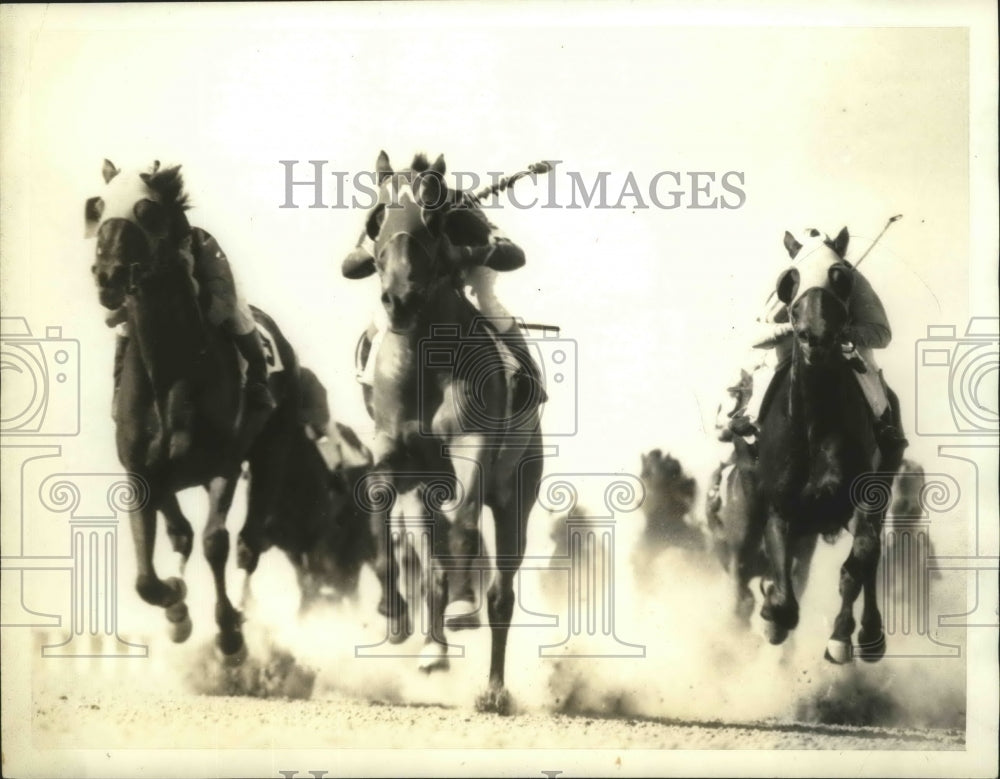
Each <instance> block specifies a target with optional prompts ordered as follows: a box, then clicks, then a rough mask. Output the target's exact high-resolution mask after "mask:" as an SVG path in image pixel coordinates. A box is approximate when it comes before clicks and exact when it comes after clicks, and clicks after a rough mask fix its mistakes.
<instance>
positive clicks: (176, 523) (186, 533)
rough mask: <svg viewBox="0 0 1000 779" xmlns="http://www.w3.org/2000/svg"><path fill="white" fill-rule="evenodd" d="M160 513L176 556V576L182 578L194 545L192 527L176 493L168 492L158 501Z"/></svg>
mask: <svg viewBox="0 0 1000 779" xmlns="http://www.w3.org/2000/svg"><path fill="white" fill-rule="evenodd" d="M160 513H162V514H163V518H164V519H165V520H166V523H167V537H168V538H169V539H170V546H171V547H172V548H173V550H174V554H175V555H176V556H177V570H178V577H179V578H181V579H183V578H184V569H185V568H186V567H187V561H188V559H189V558H190V557H191V550H192V548H193V547H194V529H193V528H192V527H191V523H190V522H189V521H188V518H187V517H185V516H184V512H182V511H181V507H180V504H179V503H178V502H177V495H176V494H174V493H173V492H168V493H167V494H166V495H165V496H164V497H163V501H162V502H161V503H160Z"/></svg>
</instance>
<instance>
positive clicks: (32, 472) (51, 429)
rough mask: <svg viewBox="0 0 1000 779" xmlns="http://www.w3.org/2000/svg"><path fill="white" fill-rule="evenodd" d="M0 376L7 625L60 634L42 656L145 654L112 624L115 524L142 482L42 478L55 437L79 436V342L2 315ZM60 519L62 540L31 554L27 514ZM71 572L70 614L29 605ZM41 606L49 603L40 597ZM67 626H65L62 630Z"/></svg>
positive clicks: (136, 502) (140, 492) (1, 565)
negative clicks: (64, 530) (59, 545)
mask: <svg viewBox="0 0 1000 779" xmlns="http://www.w3.org/2000/svg"><path fill="white" fill-rule="evenodd" d="M0 373H2V377H3V393H2V398H3V400H2V415H0V417H2V418H0V450H2V457H3V461H4V466H5V468H6V469H8V472H9V473H10V475H11V477H10V478H9V479H7V480H5V482H4V488H5V490H9V491H10V492H9V494H8V496H7V498H8V501H9V503H8V505H9V506H10V507H11V508H13V509H16V511H17V516H16V517H14V516H5V517H4V539H3V540H4V543H3V555H2V556H0V569H2V570H3V572H4V587H5V588H8V589H9V591H10V592H9V594H10V597H8V598H7V599H6V603H7V605H8V608H7V609H5V611H4V613H3V615H2V617H0V625H2V626H3V627H5V628H44V629H47V630H49V631H50V632H51V631H53V630H56V629H62V630H63V639H62V640H61V641H58V642H55V643H48V644H45V645H43V646H42V656H43V657H105V658H112V657H146V656H147V654H148V650H147V647H146V646H144V645H142V644H136V643H132V642H129V641H126V640H124V639H123V638H121V636H120V635H119V625H118V549H119V546H118V545H119V538H118V525H119V516H120V515H123V514H124V515H127V514H128V513H129V512H130V511H132V510H134V509H136V508H138V507H140V506H141V505H142V504H143V503H144V502H145V500H146V499H147V497H148V495H147V491H146V490H145V485H144V484H142V483H141V482H139V483H137V482H134V481H132V480H130V479H129V478H128V475H127V474H123V473H42V472H43V471H46V470H47V468H45V466H46V465H47V464H48V463H47V462H45V461H47V460H49V459H50V458H54V457H59V456H61V455H62V446H61V445H58V441H59V440H60V439H67V438H74V437H77V436H79V434H80V344H79V342H78V341H76V340H75V339H69V338H64V337H63V334H62V328H61V327H55V326H50V327H46V328H45V335H44V337H42V336H36V335H33V331H32V329H31V327H29V325H28V322H27V320H25V319H24V318H22V317H3V318H2V319H0ZM39 513H49V514H66V515H68V520H69V521H68V524H69V533H68V536H69V537H68V544H67V545H66V547H64V548H63V549H62V550H58V551H57V550H51V549H44V550H43V549H39V548H38V544H37V543H35V541H33V540H32V538H31V536H32V533H31V527H32V522H30V521H26V518H27V517H28V515H29V514H31V515H37V514H39ZM66 573H69V588H68V592H67V596H68V597H67V600H68V608H67V609H66V613H67V615H68V617H69V619H68V623H69V624H68V625H66V626H64V625H63V614H51V613H47V612H45V611H43V610H42V608H43V607H39V606H37V605H36V599H37V597H38V596H39V594H40V593H41V592H42V590H43V589H44V590H45V591H46V592H49V591H51V588H52V585H53V583H54V582H55V581H57V580H58V577H63V578H62V579H61V580H62V581H65V574H66ZM46 602H49V601H46ZM67 628H68V630H67Z"/></svg>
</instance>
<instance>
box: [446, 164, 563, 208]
mask: <svg viewBox="0 0 1000 779" xmlns="http://www.w3.org/2000/svg"><path fill="white" fill-rule="evenodd" d="M552 167H553V166H552V164H551V163H550V162H548V161H546V160H542V161H541V162H536V163H534V164H533V165H529V166H528V168H527V170H519V171H518V172H517V173H514V174H512V175H510V176H504V177H503V178H502V179H500V180H499V181H496V182H494V183H493V184H490V185H489V186H488V187H483V188H482V189H481V190H479V191H478V192H465V193H463V194H464V195H465V196H466V197H467V198H469V199H470V200H474V201H477V202H478V201H480V200H483V199H484V198H488V197H492V196H493V195H496V194H498V193H500V192H503V191H504V190H505V189H507V188H508V187H511V186H513V185H514V183H515V182H517V181H518V180H520V179H523V178H524V177H525V176H537V175H540V174H542V173H548V172H549V171H550V170H552Z"/></svg>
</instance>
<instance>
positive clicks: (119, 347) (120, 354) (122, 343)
mask: <svg viewBox="0 0 1000 779" xmlns="http://www.w3.org/2000/svg"><path fill="white" fill-rule="evenodd" d="M126 349H128V337H127V336H124V335H119V336H118V337H117V338H116V339H115V364H114V368H113V374H112V375H113V376H114V382H115V389H114V394H113V395H112V396H111V418H112V419H115V418H116V417H117V416H118V390H119V389H121V385H122V369H123V368H124V367H125V350H126Z"/></svg>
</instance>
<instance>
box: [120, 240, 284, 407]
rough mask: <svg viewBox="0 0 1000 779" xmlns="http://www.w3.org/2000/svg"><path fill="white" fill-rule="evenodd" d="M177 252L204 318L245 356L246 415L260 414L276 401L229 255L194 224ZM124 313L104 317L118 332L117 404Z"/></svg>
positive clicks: (125, 333)
mask: <svg viewBox="0 0 1000 779" xmlns="http://www.w3.org/2000/svg"><path fill="white" fill-rule="evenodd" d="M180 255H181V258H182V259H183V261H184V262H185V264H186V265H187V268H188V271H189V272H190V273H191V275H192V277H193V279H194V281H195V283H196V285H197V289H199V290H202V289H204V290H205V291H206V292H207V298H208V305H207V310H206V311H205V319H206V321H207V322H208V323H209V324H210V325H212V326H214V327H222V328H223V329H224V330H225V331H226V332H228V333H229V334H230V335H231V336H232V338H233V341H234V342H235V344H236V347H237V348H238V349H239V352H240V354H241V355H242V356H243V359H245V360H246V362H247V368H246V385H245V387H244V396H245V400H246V407H247V416H248V418H254V419H258V420H259V419H261V418H264V417H266V416H267V415H269V414H270V413H271V412H272V411H273V410H274V409H275V407H276V404H275V401H274V397H273V396H272V395H271V390H270V388H269V387H268V384H267V375H268V374H267V357H266V355H265V353H264V345H263V342H262V341H261V339H260V335H259V334H258V333H257V327H256V324H255V322H254V318H253V313H252V312H251V311H250V306H249V305H248V304H247V302H246V300H245V299H244V298H243V296H242V295H241V294H240V293H239V292H238V291H237V288H236V281H235V279H234V278H233V271H232V268H231V267H230V265H229V260H228V259H226V255H225V254H224V253H223V251H222V248H221V247H220V246H219V244H218V242H217V241H216V240H215V238H213V237H212V236H211V235H209V233H208V232H206V231H205V230H202V229H201V228H199V227H193V228H191V231H190V233H189V234H188V236H187V237H186V238H185V239H184V240H183V242H182V243H181V247H180ZM126 319H127V315H126V312H125V306H124V305H123V306H121V307H120V308H118V309H117V310H116V311H112V312H111V313H110V314H109V315H108V316H107V318H106V320H105V321H106V322H107V324H108V326H109V327H115V326H116V325H117V328H116V331H117V334H118V339H117V344H116V346H115V366H114V381H115V394H114V406H113V408H115V407H117V400H118V388H119V385H120V381H121V372H122V366H123V364H124V359H125V348H126V346H127V344H128V330H127V322H126Z"/></svg>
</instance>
